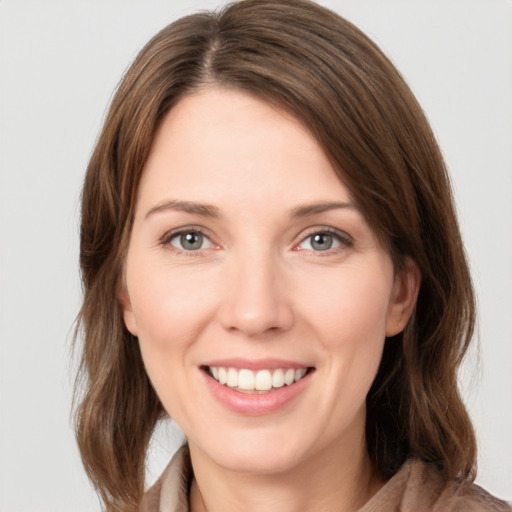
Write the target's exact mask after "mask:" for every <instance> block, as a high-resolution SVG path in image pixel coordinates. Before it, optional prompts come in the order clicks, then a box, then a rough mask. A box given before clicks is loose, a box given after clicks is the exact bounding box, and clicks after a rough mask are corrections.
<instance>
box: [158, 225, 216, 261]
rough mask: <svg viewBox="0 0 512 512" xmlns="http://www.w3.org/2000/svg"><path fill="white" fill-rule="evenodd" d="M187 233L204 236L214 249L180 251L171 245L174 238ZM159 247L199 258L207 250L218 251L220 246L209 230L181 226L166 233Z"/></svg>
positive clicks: (160, 240)
mask: <svg viewBox="0 0 512 512" xmlns="http://www.w3.org/2000/svg"><path fill="white" fill-rule="evenodd" d="M187 233H198V234H200V235H202V236H203V237H204V238H206V239H207V240H208V241H209V242H210V243H211V244H212V246H213V247H208V248H207V249H197V250H194V251H186V250H184V249H180V248H179V247H176V246H174V245H172V244H171V240H172V239H173V238H176V237H177V236H180V235H183V234H187ZM158 243H159V245H161V246H164V247H167V248H169V250H172V251H174V252H176V253H177V254H186V255H187V256H198V255H200V254H202V253H203V252H204V251H206V250H210V249H212V248H213V249H216V248H218V247H219V244H217V243H216V242H215V241H214V240H213V237H212V235H211V234H210V233H209V230H207V229H205V228H203V227H201V226H194V225H192V226H190V225H189V226H181V227H179V228H173V229H170V230H169V231H166V232H165V234H164V235H163V236H162V237H160V239H159V241H158Z"/></svg>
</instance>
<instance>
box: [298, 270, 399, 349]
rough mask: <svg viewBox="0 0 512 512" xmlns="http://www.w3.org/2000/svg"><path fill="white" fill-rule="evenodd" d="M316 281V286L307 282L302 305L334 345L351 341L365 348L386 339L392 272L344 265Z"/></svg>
mask: <svg viewBox="0 0 512 512" xmlns="http://www.w3.org/2000/svg"><path fill="white" fill-rule="evenodd" d="M313 282H315V287H314V288H312V287H311V286H310V285H308V284H307V283H305V284H304V287H303V292H302V293H301V295H302V296H303V299H302V305H301V308H302V309H303V310H304V311H307V316H308V318H309V320H310V322H311V323H312V324H314V325H315V326H316V327H317V330H321V331H322V333H323V336H322V339H323V340H324V343H326V344H328V345H329V346H330V348H336V347H338V346H341V345H347V344H348V345H355V346H356V348H359V349H364V348H365V346H371V345H373V344H377V345H380V344H381V343H382V342H383V341H384V338H385V329H386V318H387V311H388V307H389V297H390V290H391V286H392V276H391V275H390V276H387V275H386V274H383V273H382V272H374V273H372V272H371V271H367V269H366V271H365V269H357V268H344V269H342V270H340V272H338V273H337V274H335V273H332V275H330V276H329V279H324V280H322V279H321V278H318V279H316V280H314V281H313ZM306 290H308V291H307V292H306ZM326 348H327V347H326Z"/></svg>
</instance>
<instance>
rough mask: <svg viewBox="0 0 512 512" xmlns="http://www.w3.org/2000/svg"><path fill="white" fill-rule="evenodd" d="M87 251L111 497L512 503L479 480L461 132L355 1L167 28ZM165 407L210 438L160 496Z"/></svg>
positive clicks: (143, 72)
mask: <svg viewBox="0 0 512 512" xmlns="http://www.w3.org/2000/svg"><path fill="white" fill-rule="evenodd" d="M81 267H82V274H83V281H84V289H85V296H84V304H83V308H82V311H81V314H80V326H81V328H82V330H83V333H84V349H83V359H82V372H83V375H84V376H85V378H86V381H85V382H86V387H85V394H84V397H83V400H82V402H81V404H80V406H79V408H78V410H77V437H78V442H79V446H80V450H81V453H82V458H83V460H84V463H85V466H86V469H87V471H88V474H89V477H90V478H91V480H92V482H93V483H94V485H95V486H96V488H97V489H98V491H99V493H100V495H101V496H102V499H103V501H104V503H105V505H106V507H107V510H112V511H114V510H138V509H139V508H141V509H142V510H187V507H189V508H190V510H192V511H200V510H210V511H211V510H223V511H229V510H240V509H241V508H242V507H244V508H246V509H248V510H260V509H263V508H265V510H280V511H287V510H315V511H321V510H325V511H331V510H337V511H338V510H339V511H342V510H451V509H453V510H455V509H460V510H508V508H507V506H506V505H505V504H504V503H502V502H500V501H498V500H497V499H494V498H492V497H491V496H490V495H488V494H487V493H485V491H483V490H481V489H480V488H478V487H477V486H474V485H472V484H471V481H472V479H473V478H474V476H475V457H476V447H475V439H474V433H473V429H472V426H471V423H470V420H469V418H468V415H467V412H466V410H465V408H464V405H463V403H462V401H461V399H460V396H459V393H458V388H457V369H458V366H459V364H460V361H461V359H462V357H463V355H464V353H465V351H466V350H467V347H468V344H469V342H470V340H471V336H472V331H473V324H474V299H473V292H472V288H471V280H470V276H469V272H468V268H467V263H466V261H465V256H464V250H463V247H462V242H461V239H460V234H459V230H458V226H457V221H456V218H455V214H454V208H453V204H452V197H451V192H450V186H449V181H448V178H447V175H446V170H445V166H444V163H443V160H442V157H441V154H440V151H439V149H438V147H437V145H436V142H435V140H434V137H433V135H432V133H431V131H430V128H429V126H428V123H427V122H426V120H425V118H424V116H423V114H422V111H421V109H420V107H419V105H418V104H417V102H416V100H415V99H414V97H413V95H412V93H411V92H410V90H409V89H408V88H407V86H406V85H405V83H404V82H403V80H402V79H401V77H400V75H399V74H398V72H397V71H396V70H395V69H394V67H393V66H392V65H391V64H390V62H389V61H388V60H387V59H386V58H385V57H384V56H383V55H382V53H381V52H380V50H379V49H378V48H377V47H376V46H375V45H374V44H373V43H372V42H371V41H369V40H368V38H366V36H364V35H363V34H362V33H361V32H360V31H359V30H357V29H356V28H355V27H353V26H352V25H351V24H349V23H348V22H346V21H345V20H343V19H341V18H339V17H338V16H337V15H335V14H333V13H332V12H330V11H328V10H326V9H324V8H321V7H319V6H317V5H316V4H313V3H310V2H305V1H296V0H288V1H268V0H261V1H258V0H255V1H251V0H248V1H241V2H237V3H234V4H232V5H229V6H227V7H226V8H225V9H224V10H223V11H221V12H220V13H218V14H210V13H203V14H197V15H194V16H191V17H186V18H183V19H181V20H179V21H177V22H176V23H174V24H172V25H170V26H169V27H167V28H166V29H164V30H163V31H162V32H160V33H159V34H157V36H155V38H153V40H151V41H150V42H149V43H148V44H147V45H146V47H145V48H144V49H143V50H142V51H141V53H140V54H139V55H138V57H137V59H136V60H135V62H134V63H133V65H132V66H131V68H130V70H129V71H128V72H127V74H126V75H125V77H124V78H123V81H122V82H121V84H120V86H119V89H118V91H117V93H116V95H115V97H114V99H113V102H112V105H111V107H110V111H109V114H108V116H107V119H106V121H105V125H104V128H103V131H102V133H101V135H100V138H99V140H98V143H97V146H96V148H95V151H94V153H93V155H92V158H91V161H90V164H89V168H88V171H87V176H86V180H85V184H84V191H83V203H82V227H81ZM164 415H169V416H171V417H172V418H173V419H174V420H175V421H176V422H177V423H178V425H179V426H180V427H181V428H182V430H183V431H184V433H185V436H186V438H187V446H186V447H184V448H182V449H181V450H180V451H179V452H178V454H177V455H176V456H175V457H174V459H173V461H172V462H171V464H170V466H169V467H168V469H167V470H166V471H165V472H164V474H163V475H162V478H161V479H160V480H159V481H158V482H157V484H155V486H154V487H153V488H152V489H150V490H149V491H148V492H147V493H146V495H145V496H144V497H142V496H143V492H144V489H143V484H144V460H145V456H146V451H147V446H148V441H149V438H150V436H151V433H152V431H153V429H154V427H155V425H156V423H157V421H158V420H159V419H160V418H161V417H162V416H164ZM180 507H181V508H180Z"/></svg>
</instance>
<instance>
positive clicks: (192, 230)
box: [159, 226, 354, 257]
mask: <svg viewBox="0 0 512 512" xmlns="http://www.w3.org/2000/svg"><path fill="white" fill-rule="evenodd" d="M188 234H191V235H200V236H202V237H204V239H206V240H208V241H209V242H210V243H211V244H212V245H213V246H216V244H215V243H214V242H213V241H212V240H211V239H210V237H209V236H208V235H207V234H206V233H205V232H204V230H203V229H202V228H197V227H193V226H191V227H189V228H184V229H183V228H180V229H178V230H175V231H170V232H168V233H166V234H165V235H164V236H163V237H162V238H161V239H160V242H159V243H160V245H162V246H164V247H169V246H171V247H172V249H171V250H173V251H174V252H175V253H176V254H177V255H180V256H181V255H184V256H189V257H194V256H196V257H197V256H202V255H203V253H204V251H205V250H207V249H196V250H186V249H180V248H178V247H176V246H174V245H172V243H171V241H172V240H173V239H175V238H177V237H180V236H183V235H188ZM315 235H330V236H332V237H333V238H334V239H336V240H337V241H338V242H339V243H340V245H342V246H344V247H346V248H351V247H353V246H354V240H353V239H352V237H350V236H349V235H347V234H346V233H344V232H343V231H339V230H337V229H334V228H331V227H327V226H325V227H324V226H321V227H316V228H313V229H312V230H311V231H310V232H309V233H308V234H307V235H306V236H304V237H303V238H302V239H301V240H300V242H299V243H298V244H295V246H294V250H295V251H308V252H311V253H314V254H315V256H331V255H332V254H333V253H336V252H339V251H340V250H342V249H340V248H339V247H335V248H334V249H327V250H325V251H314V250H311V249H300V248H297V247H298V246H299V245H301V244H303V243H304V242H305V241H306V240H308V239H309V238H312V237H313V236H315ZM208 249H209V248H208Z"/></svg>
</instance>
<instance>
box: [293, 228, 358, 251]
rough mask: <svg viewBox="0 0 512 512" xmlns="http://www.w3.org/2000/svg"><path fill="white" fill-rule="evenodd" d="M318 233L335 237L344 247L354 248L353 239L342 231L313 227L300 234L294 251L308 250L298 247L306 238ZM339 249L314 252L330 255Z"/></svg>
mask: <svg viewBox="0 0 512 512" xmlns="http://www.w3.org/2000/svg"><path fill="white" fill-rule="evenodd" d="M320 233H327V234H329V235H333V236H335V237H336V238H337V239H338V240H339V241H340V242H341V244H342V245H344V246H345V247H353V246H354V239H353V238H352V237H351V236H350V235H349V234H348V233H346V232H345V231H342V230H340V229H337V228H333V227H331V226H314V227H311V228H309V229H307V230H306V232H305V233H302V234H301V238H300V240H299V242H298V243H296V244H295V245H294V250H296V251H301V250H304V251H305V250H308V249H300V248H299V247H298V246H299V245H301V244H302V243H303V242H305V241H306V240H307V239H308V238H310V237H311V236H313V235H316V234H320ZM339 250H340V249H338V248H335V249H334V250H330V249H328V250H326V251H314V252H315V253H318V254H319V255H321V254H332V252H336V251H339Z"/></svg>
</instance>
